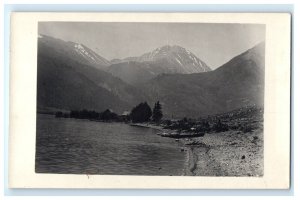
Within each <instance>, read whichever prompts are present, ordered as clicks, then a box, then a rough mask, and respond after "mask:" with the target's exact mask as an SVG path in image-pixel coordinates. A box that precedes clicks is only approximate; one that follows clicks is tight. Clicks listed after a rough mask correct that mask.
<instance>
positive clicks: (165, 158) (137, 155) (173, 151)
mask: <svg viewBox="0 0 300 200" xmlns="http://www.w3.org/2000/svg"><path fill="white" fill-rule="evenodd" d="M156 133H157V130H155V129H151V128H143V127H135V126H130V125H128V124H125V123H104V122H95V121H89V120H80V119H71V118H55V117H54V116H53V115H45V114H38V115H37V138H36V163H35V170H36V172H37V173H58V174H103V175H105V174H107V175H108V174H110V175H166V176H169V175H182V174H183V168H184V163H185V159H186V153H185V152H182V151H180V149H181V144H180V143H178V142H176V141H175V140H174V139H171V138H166V137H161V136H158V135H157V134H156Z"/></svg>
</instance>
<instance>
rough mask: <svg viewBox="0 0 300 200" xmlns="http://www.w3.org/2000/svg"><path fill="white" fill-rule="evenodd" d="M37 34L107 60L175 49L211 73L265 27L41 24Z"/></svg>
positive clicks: (251, 43)
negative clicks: (82, 47)
mask: <svg viewBox="0 0 300 200" xmlns="http://www.w3.org/2000/svg"><path fill="white" fill-rule="evenodd" d="M39 33H40V34H45V35H48V36H52V37H55V38H60V39H62V40H65V41H72V42H78V43H81V44H84V45H86V46H87V47H89V48H91V49H92V50H94V51H95V52H97V53H98V54H99V55H101V56H103V57H104V58H106V59H108V60H111V59H114V58H125V57H130V56H140V55H142V54H144V53H146V52H149V51H152V50H154V49H156V48H158V47H161V46H164V45H166V44H169V45H179V46H182V47H184V48H186V49H188V50H190V51H191V52H193V53H194V54H195V55H196V56H198V57H199V58H200V59H201V60H203V61H204V62H205V63H206V64H207V65H208V66H210V67H211V68H212V69H215V68H217V67H219V66H220V65H222V64H224V63H225V62H227V61H228V60H230V59H231V58H232V57H234V56H236V55H238V54H240V53H242V52H244V51H245V50H247V49H249V48H251V47H253V46H255V45H256V44H258V43H259V42H261V41H264V40H265V26H264V25H254V24H205V23H115V22H104V23H103V22H101V23H99V22H41V23H39Z"/></svg>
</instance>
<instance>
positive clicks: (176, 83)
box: [141, 43, 264, 117]
mask: <svg viewBox="0 0 300 200" xmlns="http://www.w3.org/2000/svg"><path fill="white" fill-rule="evenodd" d="M141 87H143V88H146V90H147V91H148V93H149V96H150V97H151V103H153V102H155V101H157V100H159V101H160V102H161V103H162V105H163V108H164V112H165V114H166V115H167V116H169V117H171V116H174V117H185V116H186V117H199V116H203V115H210V114H216V113H222V112H226V111H230V110H233V109H236V108H239V107H242V106H246V105H252V104H256V105H259V106H262V105H263V99H264V98H263V96H264V43H261V44H259V45H257V46H255V47H253V48H252V49H249V50H248V51H246V52H244V53H242V54H241V55H238V56H236V57H234V58H233V59H232V60H230V61H229V62H227V63H226V64H224V65H223V66H221V67H219V68H218V69H216V70H214V71H210V72H205V73H196V74H174V75H172V74H168V75H160V76H158V77H157V78H155V79H152V80H151V81H149V82H148V83H146V84H144V85H143V86H141Z"/></svg>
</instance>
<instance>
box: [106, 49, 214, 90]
mask: <svg viewBox="0 0 300 200" xmlns="http://www.w3.org/2000/svg"><path fill="white" fill-rule="evenodd" d="M111 63H112V65H111V66H109V67H108V68H107V71H108V72H110V73H111V74H113V75H114V76H117V77H119V78H121V79H122V80H124V81H125V82H127V83H129V84H132V85H136V84H140V83H143V82H147V81H148V80H150V79H152V78H154V77H156V76H157V75H160V74H192V73H201V72H208V71H211V69H210V68H209V67H208V66H207V65H206V64H205V63H204V62H203V61H201V60H200V59H199V58H198V57H197V56H195V55H194V54H193V53H191V52H190V51H188V50H186V49H185V48H183V47H180V46H177V45H174V46H169V45H166V46H163V47H160V48H157V49H155V50H153V51H152V52H149V53H145V54H143V55H142V56H140V57H128V58H125V59H122V60H121V59H114V60H111Z"/></svg>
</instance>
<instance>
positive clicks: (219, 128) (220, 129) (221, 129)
mask: <svg viewBox="0 0 300 200" xmlns="http://www.w3.org/2000/svg"><path fill="white" fill-rule="evenodd" d="M212 129H213V130H214V131H216V132H217V133H218V132H224V131H228V130H229V127H228V125H227V124H224V123H222V122H221V121H220V120H218V122H217V123H216V124H215V125H214V126H213V128H212Z"/></svg>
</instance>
